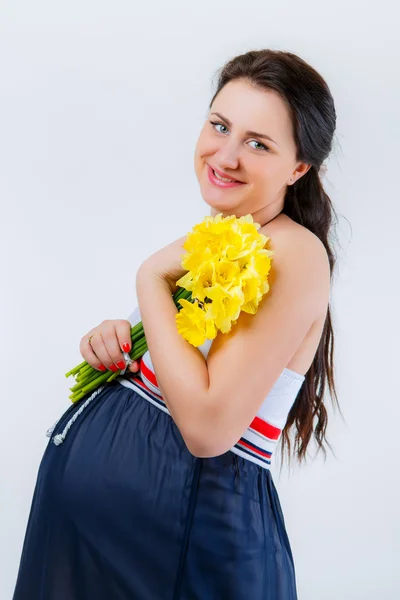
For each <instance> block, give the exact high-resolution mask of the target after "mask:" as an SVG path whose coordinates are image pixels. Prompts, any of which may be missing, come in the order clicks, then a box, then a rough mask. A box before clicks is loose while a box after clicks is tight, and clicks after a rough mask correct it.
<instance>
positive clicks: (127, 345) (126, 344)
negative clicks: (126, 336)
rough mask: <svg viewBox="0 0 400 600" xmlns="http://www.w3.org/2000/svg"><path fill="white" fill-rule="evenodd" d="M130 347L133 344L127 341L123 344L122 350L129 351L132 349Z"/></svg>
mask: <svg viewBox="0 0 400 600" xmlns="http://www.w3.org/2000/svg"><path fill="white" fill-rule="evenodd" d="M130 349H131V345H130V344H128V342H125V344H122V350H123V351H124V352H129V351H130Z"/></svg>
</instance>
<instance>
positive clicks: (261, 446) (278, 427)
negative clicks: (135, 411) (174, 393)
mask: <svg viewBox="0 0 400 600" xmlns="http://www.w3.org/2000/svg"><path fill="white" fill-rule="evenodd" d="M141 320H142V319H141V316H140V310H139V307H138V306H137V307H136V308H135V310H134V311H133V313H132V314H131V315H130V316H129V317H128V321H129V322H130V323H131V325H132V326H134V325H136V324H137V323H139V321H141ZM212 342H213V340H206V341H205V343H204V344H202V345H201V346H199V347H198V349H199V350H200V351H201V353H202V354H203V356H204V358H205V359H207V355H208V352H209V350H210V347H211V345H212ZM138 362H139V367H140V370H139V372H138V373H135V374H133V373H130V372H129V371H127V372H126V373H125V374H124V375H121V376H119V377H117V379H116V381H118V382H119V383H121V384H122V385H125V386H127V387H130V388H132V389H134V390H135V391H136V392H137V393H138V394H140V395H141V396H142V397H143V398H145V399H146V400H148V401H149V402H151V403H152V404H154V405H155V406H157V407H158V408H159V409H160V410H162V411H164V412H166V413H168V414H169V411H168V408H167V405H166V404H165V402H164V400H163V397H162V395H161V391H160V388H159V387H158V384H157V379H156V376H155V372H154V367H153V363H152V361H151V355H150V351H149V350H148V351H147V352H146V353H145V354H144V355H143V356H142V357H141V359H140V360H139V361H138ZM304 380H305V376H304V375H301V374H300V373H297V372H296V371H292V370H291V369H287V368H285V369H284V370H283V371H282V373H281V374H280V376H279V378H278V379H277V381H276V382H275V384H274V386H273V387H272V389H271V390H270V392H269V393H268V395H267V397H266V398H265V400H264V402H263V403H262V405H261V407H260V409H259V410H258V412H257V414H256V415H255V416H254V419H253V421H252V422H251V424H250V426H249V427H248V428H247V429H246V431H244V432H243V434H242V436H241V438H240V440H238V441H237V443H236V444H235V445H234V446H233V447H232V448H231V449H230V450H231V451H232V452H234V453H235V454H238V455H239V456H241V457H243V458H246V459H248V460H251V461H252V462H255V463H256V464H258V465H259V466H261V467H264V468H267V469H268V468H269V466H270V464H271V457H272V454H273V452H274V449H275V447H276V445H277V443H278V441H279V438H280V436H281V433H282V429H283V428H284V426H285V423H286V421H287V417H288V414H289V411H290V409H291V407H292V405H293V403H294V401H295V400H296V397H297V395H298V393H299V391H300V388H301V386H302V384H303V382H304Z"/></svg>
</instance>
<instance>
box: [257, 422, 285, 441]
mask: <svg viewBox="0 0 400 600" xmlns="http://www.w3.org/2000/svg"><path fill="white" fill-rule="evenodd" d="M250 428H251V429H254V431H257V433H261V434H262V435H264V436H265V437H267V438H269V439H270V440H277V439H278V437H279V436H280V434H281V430H280V429H278V427H274V426H273V425H270V424H269V423H267V422H266V421H264V420H263V419H260V417H254V419H253V420H252V422H251V424H250Z"/></svg>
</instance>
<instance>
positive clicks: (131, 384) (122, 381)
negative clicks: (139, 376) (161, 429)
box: [115, 377, 169, 415]
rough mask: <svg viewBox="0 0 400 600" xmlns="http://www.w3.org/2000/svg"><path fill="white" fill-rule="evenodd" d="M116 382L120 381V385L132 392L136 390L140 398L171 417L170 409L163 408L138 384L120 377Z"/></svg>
mask: <svg viewBox="0 0 400 600" xmlns="http://www.w3.org/2000/svg"><path fill="white" fill-rule="evenodd" d="M115 381H118V383H120V384H121V385H124V386H125V387H127V388H130V389H131V390H134V391H135V392H137V393H138V394H139V395H140V396H142V398H144V399H145V400H148V401H149V402H151V404H154V406H157V408H159V409H160V410H162V411H164V412H165V413H167V414H168V415H169V410H168V408H167V407H166V406H163V405H162V404H159V403H158V402H157V401H156V400H153V398H152V397H151V396H149V395H148V394H146V392H145V391H144V390H142V388H141V387H140V386H139V385H138V384H135V383H134V382H133V381H129V380H128V379H123V378H122V377H121V379H120V378H119V377H116V378H115Z"/></svg>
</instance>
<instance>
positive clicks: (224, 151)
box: [214, 139, 239, 169]
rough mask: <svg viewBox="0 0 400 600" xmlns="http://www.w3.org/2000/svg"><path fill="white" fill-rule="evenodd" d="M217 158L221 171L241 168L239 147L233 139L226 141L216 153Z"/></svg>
mask: <svg viewBox="0 0 400 600" xmlns="http://www.w3.org/2000/svg"><path fill="white" fill-rule="evenodd" d="M214 156H215V158H216V161H217V163H218V165H217V166H219V167H220V168H221V169H237V168H238V166H239V147H238V143H237V142H235V141H234V140H233V139H230V140H226V141H225V143H224V144H222V145H221V147H220V148H219V150H218V151H217V152H216V153H215V155H214Z"/></svg>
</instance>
